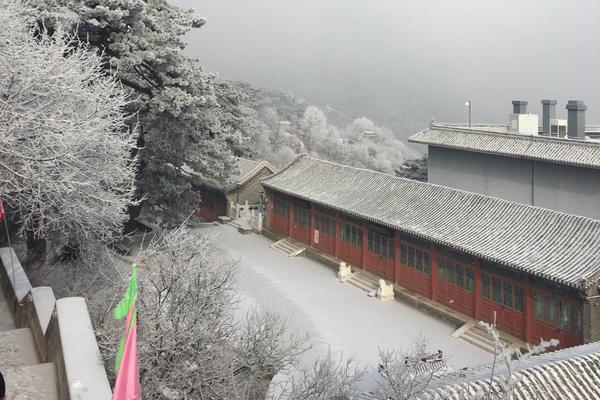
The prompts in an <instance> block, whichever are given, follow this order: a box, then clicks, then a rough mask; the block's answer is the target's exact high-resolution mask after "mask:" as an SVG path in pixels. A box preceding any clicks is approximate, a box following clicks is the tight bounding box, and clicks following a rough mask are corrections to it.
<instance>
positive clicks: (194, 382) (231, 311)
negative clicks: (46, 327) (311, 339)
mask: <svg viewBox="0 0 600 400" xmlns="http://www.w3.org/2000/svg"><path fill="white" fill-rule="evenodd" d="M136 263H137V265H138V290H139V293H138V307H137V309H138V341H139V343H138V354H139V362H140V380H141V384H142V389H143V392H144V396H147V397H148V398H152V399H189V398H208V399H259V398H264V396H265V395H266V391H267V389H268V387H269V384H270V382H271V379H272V378H273V376H275V375H276V374H277V373H279V372H280V371H282V370H284V369H286V368H288V367H290V366H292V365H294V363H295V362H296V359H297V356H298V355H300V354H301V353H303V352H304V351H305V350H306V348H307V344H306V341H307V337H305V336H302V335H296V334H290V333H289V332H288V329H287V321H286V320H285V318H282V317H281V316H279V315H278V314H276V313H274V312H271V311H269V310H266V311H264V310H263V311H257V310H249V311H248V312H247V313H245V311H244V310H240V309H239V308H238V306H239V304H238V299H237V297H236V295H235V271H236V265H237V264H236V261H235V260H233V259H231V258H229V257H228V256H226V255H224V254H222V253H221V252H220V251H219V250H218V249H217V248H216V247H215V243H214V241H213V239H212V238H210V237H208V236H205V235H199V234H194V233H192V232H190V231H189V230H188V229H187V228H184V227H180V228H177V229H175V230H173V231H171V232H169V233H168V234H166V235H164V236H162V237H160V238H155V239H154V240H152V241H151V242H150V243H149V244H148V247H147V248H146V249H144V250H142V251H141V252H140V253H139V254H138V255H137V257H136ZM112 268H113V267H112V266H110V265H106V266H104V267H103V269H104V273H105V274H110V270H111V269H112ZM113 275H114V274H113ZM126 278H127V277H126V276H123V277H121V279H120V280H119V284H117V285H111V286H110V287H107V288H105V289H102V292H101V293H102V295H101V296H100V295H95V296H93V297H92V298H93V299H95V300H94V301H96V302H100V303H101V305H100V306H99V305H98V304H97V305H96V306H94V307H93V308H94V310H101V309H104V310H105V312H101V311H98V312H94V313H93V316H94V317H95V318H96V321H95V325H96V329H97V335H98V337H99V344H100V347H101V349H102V354H103V357H104V360H105V362H106V366H107V371H109V373H112V365H113V361H114V357H115V351H116V349H117V344H118V341H119V335H120V333H121V329H120V328H121V325H122V322H119V321H115V320H113V319H112V316H111V313H110V310H111V309H112V307H114V305H115V304H116V302H117V301H118V296H119V294H121V293H122V291H123V289H122V288H123V285H124V283H125V282H126ZM95 289H96V290H98V288H95ZM92 291H93V289H92ZM87 293H88V294H89V292H87ZM102 299H105V301H104V302H102Z"/></svg>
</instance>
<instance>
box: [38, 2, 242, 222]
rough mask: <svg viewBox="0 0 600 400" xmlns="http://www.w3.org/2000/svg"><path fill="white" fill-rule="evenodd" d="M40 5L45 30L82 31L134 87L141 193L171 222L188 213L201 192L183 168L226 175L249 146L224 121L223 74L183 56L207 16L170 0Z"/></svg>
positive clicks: (111, 69)
mask: <svg viewBox="0 0 600 400" xmlns="http://www.w3.org/2000/svg"><path fill="white" fill-rule="evenodd" d="M37 7H38V10H37V13H36V19H37V23H38V26H40V29H48V30H50V31H52V29H53V28H54V27H55V26H57V24H63V25H67V26H69V27H71V29H74V30H75V31H76V34H77V36H78V37H79V38H80V40H81V41H84V42H89V45H90V46H91V47H93V48H95V49H96V51H97V52H98V53H99V54H101V55H102V56H103V57H104V60H105V62H104V64H103V68H104V71H105V73H107V74H112V75H115V76H117V77H118V79H119V80H120V81H121V82H122V83H123V84H124V85H125V86H126V87H128V88H129V89H130V90H131V94H130V96H131V99H132V102H131V104H130V105H129V110H130V111H131V112H137V113H138V114H137V115H138V123H139V131H138V132H139V137H138V146H139V147H140V148H141V149H142V150H141V151H140V155H139V157H140V168H139V171H138V178H137V187H138V196H139V197H142V196H143V197H144V204H145V205H146V206H147V209H148V210H149V211H150V212H152V213H153V214H155V215H158V216H161V217H162V218H163V220H167V221H170V220H176V219H179V218H181V217H182V216H187V215H188V214H189V213H190V212H191V211H193V210H194V209H195V207H196V205H197V203H198V201H199V195H198V194H197V193H196V192H194V191H193V190H192V186H191V182H190V181H189V180H188V179H187V178H186V176H185V174H183V173H182V172H183V171H182V168H183V167H184V166H189V167H191V168H193V169H194V170H195V171H196V172H199V173H201V174H203V175H205V176H206V177H209V178H213V179H216V180H224V179H226V178H227V177H228V175H229V174H230V173H231V171H232V170H234V169H235V157H234V151H241V150H240V149H241V148H242V146H243V143H244V142H243V140H242V137H241V135H240V132H239V131H236V130H232V129H228V128H227V126H226V125H227V121H224V120H223V118H222V117H223V110H221V106H220V104H219V98H218V93H216V90H215V79H216V76H215V75H214V74H210V73H206V72H204V71H203V70H202V69H201V67H200V66H199V65H198V63H197V62H196V61H194V60H192V59H190V58H189V57H187V56H186V55H185V54H184V53H183V50H184V48H185V43H184V41H183V36H184V34H185V33H186V32H188V31H189V30H190V29H193V28H200V27H201V26H202V25H204V23H205V22H206V20H205V19H204V18H200V17H198V16H196V15H195V14H194V13H193V11H192V10H183V9H180V8H178V7H175V6H172V5H170V4H169V3H168V2H167V1H166V0H127V1H123V0H42V1H40V2H37ZM137 212H139V210H131V213H132V214H133V216H136V213H137Z"/></svg>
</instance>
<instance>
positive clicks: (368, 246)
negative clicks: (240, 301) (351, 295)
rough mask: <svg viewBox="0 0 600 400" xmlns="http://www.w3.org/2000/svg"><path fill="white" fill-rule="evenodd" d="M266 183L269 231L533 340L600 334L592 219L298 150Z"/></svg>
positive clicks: (565, 341)
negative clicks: (385, 172) (342, 162)
mask: <svg viewBox="0 0 600 400" xmlns="http://www.w3.org/2000/svg"><path fill="white" fill-rule="evenodd" d="M539 140H548V141H552V140H553V139H551V138H541V139H539ZM585 146H586V147H587V146H588V145H585ZM594 146H595V145H594ZM557 157H558V156H557ZM590 162H591V161H590ZM561 165H562V164H561ZM262 184H263V186H264V188H265V191H266V194H267V198H268V202H267V204H268V206H267V221H266V229H267V230H268V231H269V232H270V233H272V234H275V235H277V236H279V237H291V238H294V239H295V240H297V241H299V242H302V243H304V244H305V245H306V246H308V247H309V248H311V249H314V250H316V251H319V252H322V253H323V254H327V255H329V256H330V257H332V258H334V259H335V260H339V261H345V262H347V263H349V264H351V265H352V266H354V267H356V268H360V269H364V270H366V271H368V272H370V273H372V274H375V275H378V276H380V277H382V278H384V279H385V280H387V281H389V282H393V283H394V289H395V290H396V292H398V291H403V292H409V293H413V294H416V295H418V296H420V297H422V298H424V299H427V300H428V301H430V302H434V303H435V304H440V305H443V306H445V307H449V308H451V309H453V310H455V311H456V312H459V313H461V314H464V315H466V316H468V317H471V318H474V319H476V320H483V321H489V322H492V319H493V316H494V315H496V319H497V326H498V328H499V329H501V330H502V331H504V332H507V333H509V334H511V335H513V336H516V337H518V338H521V339H522V340H524V341H527V342H528V343H537V342H539V341H540V339H542V338H543V339H551V338H555V339H558V340H559V341H560V347H570V346H575V345H581V344H583V343H587V342H592V341H597V340H600V307H599V304H600V301H599V298H598V296H599V295H600V292H599V289H598V280H599V277H600V221H599V220H595V219H592V218H589V217H586V216H582V215H576V214H567V213H565V212H561V211H557V210H553V209H550V208H542V207H537V206H533V205H530V204H527V202H525V201H523V202H519V201H509V200H506V199H502V198H500V196H498V197H492V196H489V195H486V194H481V193H477V192H476V191H466V190H462V189H458V188H453V187H448V186H450V185H448V186H441V185H438V184H433V183H425V182H418V181H414V180H410V179H404V178H399V177H395V176H391V175H387V174H383V173H379V172H375V171H372V170H366V169H360V168H354V167H350V166H344V165H341V164H336V163H333V162H328V161H322V160H318V159H315V158H312V157H309V156H305V155H302V156H298V157H297V158H296V159H295V160H294V161H293V162H292V163H291V164H290V165H288V166H287V167H286V168H284V169H282V170H281V171H279V172H277V173H275V174H273V175H271V176H270V177H267V178H265V179H263V180H262ZM596 190H597V189H596Z"/></svg>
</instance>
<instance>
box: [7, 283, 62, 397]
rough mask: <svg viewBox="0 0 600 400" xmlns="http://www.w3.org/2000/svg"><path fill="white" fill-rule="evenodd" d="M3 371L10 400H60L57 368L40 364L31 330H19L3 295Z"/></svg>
mask: <svg viewBox="0 0 600 400" xmlns="http://www.w3.org/2000/svg"><path fill="white" fill-rule="evenodd" d="M0 370H1V371H2V374H3V375H4V379H5V381H6V386H7V388H6V390H7V393H6V397H7V399H10V400H38V399H44V400H58V386H57V377H56V368H55V366H54V364H52V363H40V359H39V356H38V354H37V351H36V348H35V344H34V342H33V336H32V334H31V330H30V329H29V328H22V329H16V326H15V322H14V319H13V316H12V313H11V312H10V309H9V307H8V305H7V303H6V300H5V299H4V294H3V293H2V292H1V291H0Z"/></svg>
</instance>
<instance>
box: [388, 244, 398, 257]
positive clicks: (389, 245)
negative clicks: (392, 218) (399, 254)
mask: <svg viewBox="0 0 600 400" xmlns="http://www.w3.org/2000/svg"><path fill="white" fill-rule="evenodd" d="M388 249H389V251H388V258H389V259H390V260H393V259H394V253H395V252H396V248H395V247H394V241H393V240H389V241H388Z"/></svg>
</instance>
